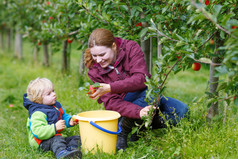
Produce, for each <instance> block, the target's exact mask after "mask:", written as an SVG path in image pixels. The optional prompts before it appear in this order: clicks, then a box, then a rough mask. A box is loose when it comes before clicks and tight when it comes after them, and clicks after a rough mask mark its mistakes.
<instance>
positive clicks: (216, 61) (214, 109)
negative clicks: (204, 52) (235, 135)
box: [207, 32, 224, 119]
mask: <svg viewBox="0 0 238 159" xmlns="http://www.w3.org/2000/svg"><path fill="white" fill-rule="evenodd" d="M215 40H216V42H215V44H216V46H215V53H214V55H215V56H214V57H213V58H212V64H211V65H210V76H209V92H210V93H211V97H215V98H216V97H217V96H218V95H219V94H218V92H217V91H216V90H217V87H218V81H219V77H215V74H216V72H217V71H216V67H218V66H219V65H220V64H221V58H220V57H221V55H220V52H219V50H218V47H220V46H222V45H223V43H224V42H223V41H221V38H220V33H219V32H218V33H216V35H215ZM218 106H219V105H218V102H217V101H216V102H213V103H212V104H211V106H210V108H209V110H208V114H207V118H208V119H212V118H213V117H214V116H216V115H218V114H219V111H218Z"/></svg>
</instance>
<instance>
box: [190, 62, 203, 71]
mask: <svg viewBox="0 0 238 159" xmlns="http://www.w3.org/2000/svg"><path fill="white" fill-rule="evenodd" d="M200 68H201V64H200V63H198V62H194V63H193V64H192V69H193V70H194V71H199V70H200Z"/></svg>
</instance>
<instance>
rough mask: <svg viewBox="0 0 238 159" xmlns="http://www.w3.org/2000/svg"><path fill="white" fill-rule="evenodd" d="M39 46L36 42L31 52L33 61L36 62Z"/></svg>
mask: <svg viewBox="0 0 238 159" xmlns="http://www.w3.org/2000/svg"><path fill="white" fill-rule="evenodd" d="M39 50H40V48H39V46H38V45H37V44H36V45H35V46H34V52H33V60H34V63H37V62H38V57H39Z"/></svg>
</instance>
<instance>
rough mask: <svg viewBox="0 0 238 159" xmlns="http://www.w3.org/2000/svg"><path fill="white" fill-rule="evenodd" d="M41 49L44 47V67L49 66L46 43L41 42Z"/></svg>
mask: <svg viewBox="0 0 238 159" xmlns="http://www.w3.org/2000/svg"><path fill="white" fill-rule="evenodd" d="M43 49H44V61H43V65H44V66H46V67H49V66H50V64H49V52H48V44H43Z"/></svg>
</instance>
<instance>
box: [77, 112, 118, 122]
mask: <svg viewBox="0 0 238 159" xmlns="http://www.w3.org/2000/svg"><path fill="white" fill-rule="evenodd" d="M100 111H101V112H112V113H114V114H115V116H113V117H103V118H88V117H82V116H79V114H80V113H78V114H77V115H76V119H78V120H80V121H88V122H90V121H94V122H95V121H109V120H115V119H118V118H120V117H121V115H120V114H119V113H118V112H116V111H112V110H91V111H85V112H81V113H87V112H100Z"/></svg>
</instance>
